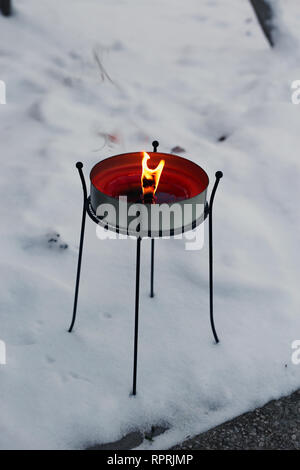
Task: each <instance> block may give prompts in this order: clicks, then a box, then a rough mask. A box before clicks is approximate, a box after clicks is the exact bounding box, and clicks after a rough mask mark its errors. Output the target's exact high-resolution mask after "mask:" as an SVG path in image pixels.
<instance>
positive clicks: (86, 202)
mask: <svg viewBox="0 0 300 470" xmlns="http://www.w3.org/2000/svg"><path fill="white" fill-rule="evenodd" d="M152 145H153V151H154V152H156V151H157V147H158V145H159V144H158V142H157V141H154V142H153V143H152ZM76 168H77V169H78V172H79V176H80V179H81V183H82V190H83V210H82V222H81V233H80V243H79V254H78V264H77V276H76V285H75V296H74V307H73V316H72V321H71V325H70V327H69V330H68V331H69V333H71V332H72V330H73V327H74V324H75V320H76V312H77V302H78V292H79V283H80V272H81V261H82V250H83V242H84V233H85V221H86V214H88V215H89V216H90V218H91V219H92V221H93V222H95V223H96V224H99V223H100V224H101V217H99V216H97V214H96V213H95V211H94V210H93V208H92V205H91V197H90V196H88V194H87V187H86V183H85V178H84V175H83V171H82V168H83V164H82V163H81V162H77V163H76ZM215 176H216V180H215V184H214V187H213V190H212V192H211V196H210V200H209V204H208V203H207V202H206V205H205V210H204V219H203V221H204V220H206V218H207V217H208V220H209V225H208V227H209V305H210V324H211V329H212V333H213V336H214V339H215V342H216V343H219V338H218V335H217V332H216V328H215V324H214V311H213V227H212V209H213V202H214V198H215V194H216V190H217V187H218V184H219V181H220V179H221V178H222V176H223V173H222V172H221V171H217V172H216V174H215ZM114 230H115V231H116V232H118V231H119V230H118V227H115V228H114ZM141 241H142V237H140V236H137V249H136V284H135V325H134V357H133V384H132V395H136V385H137V359H138V328H139V296H140V260H141ZM154 246H155V240H154V238H152V239H151V276H150V297H154Z"/></svg>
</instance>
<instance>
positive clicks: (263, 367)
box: [0, 0, 300, 449]
mask: <svg viewBox="0 0 300 470" xmlns="http://www.w3.org/2000/svg"><path fill="white" fill-rule="evenodd" d="M14 5H15V16H14V17H12V18H9V19H8V18H3V17H0V37H1V42H0V79H1V80H4V81H5V83H6V88H7V104H6V105H0V119H1V126H0V141H1V185H0V196H1V200H2V204H1V208H0V211H1V235H0V236H1V250H0V253H1V254H0V256H1V273H2V276H1V283H0V339H1V340H2V341H5V343H6V355H7V358H6V359H7V364H6V365H0V409H1V412H0V416H1V421H0V448H2V449H72V448H85V447H87V446H89V445H92V444H95V443H100V442H102V443H104V442H108V441H114V440H117V439H119V438H120V437H121V436H122V435H124V434H125V433H127V432H129V431H130V430H134V429H140V430H143V429H146V428H148V427H149V426H151V425H153V424H160V423H165V424H168V426H169V430H168V431H167V432H166V433H164V434H163V435H161V436H159V437H157V438H155V439H154V442H152V443H150V442H149V443H147V441H146V443H145V442H144V443H143V444H142V445H141V448H147V447H148V448H153V449H166V448H168V447H170V446H171V445H173V444H175V443H176V442H179V441H181V440H182V439H184V438H185V437H186V436H187V435H192V434H193V433H199V432H202V431H205V430H207V429H209V428H211V427H213V426H215V425H217V424H220V423H222V422H224V421H225V420H228V419H230V418H233V417H234V416H237V415H238V414H240V413H243V412H245V411H247V410H250V409H253V408H255V407H257V406H260V405H263V404H264V403H266V402H267V401H269V400H271V399H273V398H278V397H280V396H282V395H285V394H288V393H290V392H292V391H294V390H295V389H297V388H299V386H300V368H299V366H297V365H294V364H293V363H292V362H291V355H292V353H293V350H292V348H291V344H292V342H293V341H294V340H297V339H299V334H300V333H299V332H300V314H299V300H300V293H299V265H300V254H299V228H300V225H299V217H298V214H299V204H298V201H299V199H300V189H299V184H298V182H299V177H300V163H299V157H298V151H299V143H300V137H299V116H300V107H297V106H296V105H293V104H292V103H291V83H292V81H293V80H297V79H300V68H299V66H298V65H297V63H298V64H299V60H298V59H299V53H298V50H299V40H300V33H299V31H300V27H299V26H300V10H299V7H298V2H297V0H286V1H285V2H284V6H283V5H281V10H282V12H283V14H282V25H281V26H282V30H283V31H284V34H283V37H284V40H283V41H282V44H281V46H280V47H278V49H277V50H274V51H273V50H270V49H269V47H268V44H267V42H266V40H265V39H264V37H263V35H262V33H261V31H260V29H259V27H258V26H257V24H256V20H255V17H254V13H253V10H252V9H251V7H250V4H249V3H248V2H246V1H245V2H240V1H239V0H228V1H227V2H223V1H221V0H214V1H212V0H211V1H208V0H207V1H203V2H201V3H199V2H198V1H196V0H188V1H186V2H179V1H176V2H174V0H160V1H159V2H158V1H157V0H153V1H152V2H140V1H137V0H132V1H130V2H129V1H126V0H118V1H114V2H110V1H108V0H102V1H101V2H98V1H97V0H85V1H84V0H76V1H74V0H73V1H71V0H65V1H64V2H59V1H58V0H55V1H54V0H53V1H51V2H50V1H48V2H38V1H37V0H26V1H25V0H15V2H14ZM95 51H96V52H97V54H98V56H99V58H100V60H101V63H102V64H103V66H104V69H105V71H106V73H107V74H108V76H109V77H110V79H111V80H109V79H108V78H107V76H104V78H103V76H102V77H101V73H100V70H99V68H98V66H97V64H96V62H95V60H94V55H93V54H94V52H95ZM223 135H225V136H227V139H226V140H225V141H223V142H219V141H218V139H219V137H221V136H223ZM153 139H158V140H159V142H160V149H161V150H162V151H166V152H168V151H170V149H171V148H172V147H174V146H175V145H180V146H181V147H183V148H184V149H186V154H184V156H186V157H188V158H190V159H191V160H194V161H195V162H197V163H198V164H200V165H201V166H202V167H203V168H204V169H205V170H206V171H207V172H208V174H209V175H210V178H211V185H210V189H211V187H212V183H213V180H214V173H215V171H217V170H222V171H223V172H224V178H223V179H222V180H221V182H220V186H219V189H218V191H217V195H216V200H215V206H214V240H215V320H216V327H217V331H218V334H219V336H220V339H221V342H220V344H218V345H215V344H214V342H213V337H212V334H211V331H210V326H209V310H208V282H207V274H208V273H207V268H208V252H207V243H205V246H204V248H203V249H202V250H201V251H186V250H184V240H181V241H180V240H159V241H157V242H156V270H155V292H156V296H155V298H154V299H150V298H149V275H150V241H149V240H145V241H143V242H142V270H141V299H140V300H141V302H140V338H139V362H138V395H137V396H136V397H135V398H134V397H131V396H130V391H131V385H132V384H131V382H132V357H133V320H134V285H135V250H136V244H135V243H134V241H133V240H99V239H98V238H97V237H96V225H95V224H93V223H92V222H91V221H90V220H87V230H86V238H85V242H86V243H85V246H84V253H83V266H82V281H81V287H80V294H79V303H78V320H77V323H76V326H75V330H74V332H73V333H72V334H69V333H67V328H68V326H69V324H70V321H71V314H72V307H73V305H72V303H73V295H74V284H75V276H76V265H77V256H78V243H79V232H80V223H81V208H82V192H81V184H80V180H79V177H78V173H77V170H76V168H75V163H76V161H78V160H80V161H83V163H84V171H85V175H86V179H87V181H88V173H89V169H90V168H91V167H92V166H93V165H94V164H95V163H96V162H97V161H99V160H101V159H102V158H105V157H107V156H110V155H114V154H118V153H123V152H126V151H136V150H139V149H141V150H143V149H145V150H147V149H148V150H151V141H152V140H153ZM206 230H207V227H206ZM57 234H59V235H60V236H59V237H57ZM51 238H56V239H57V242H50V243H49V242H48V240H49V239H51ZM65 244H67V245H68V247H67V248H66V247H64V245H65ZM60 245H63V247H62V248H61V247H60Z"/></svg>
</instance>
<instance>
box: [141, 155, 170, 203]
mask: <svg viewBox="0 0 300 470" xmlns="http://www.w3.org/2000/svg"><path fill="white" fill-rule="evenodd" d="M143 154H144V158H143V161H142V169H143V171H142V179H141V182H142V190H143V195H144V199H150V200H151V199H153V198H154V194H155V192H156V190H157V187H158V183H159V180H160V177H161V173H162V171H163V167H164V165H165V160H161V161H160V162H159V164H158V165H157V167H156V168H154V170H151V169H150V168H148V165H147V161H148V160H149V159H150V155H148V153H146V152H143Z"/></svg>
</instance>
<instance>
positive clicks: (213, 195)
mask: <svg viewBox="0 0 300 470" xmlns="http://www.w3.org/2000/svg"><path fill="white" fill-rule="evenodd" d="M222 176H223V173H222V172H221V171H217V173H216V181H215V184H214V187H213V190H212V193H211V196H210V201H209V307H210V324H211V329H212V332H213V335H214V338H215V341H216V343H218V342H219V338H218V335H217V332H216V329H215V323H214V305H213V231H212V208H213V202H214V197H215V193H216V190H217V187H218V184H219V181H220V179H221V178H222Z"/></svg>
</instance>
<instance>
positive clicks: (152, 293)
mask: <svg viewBox="0 0 300 470" xmlns="http://www.w3.org/2000/svg"><path fill="white" fill-rule="evenodd" d="M150 297H154V238H152V239H151V282H150Z"/></svg>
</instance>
